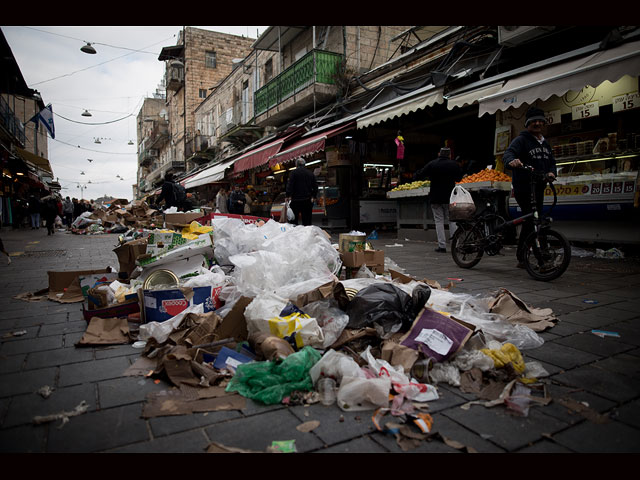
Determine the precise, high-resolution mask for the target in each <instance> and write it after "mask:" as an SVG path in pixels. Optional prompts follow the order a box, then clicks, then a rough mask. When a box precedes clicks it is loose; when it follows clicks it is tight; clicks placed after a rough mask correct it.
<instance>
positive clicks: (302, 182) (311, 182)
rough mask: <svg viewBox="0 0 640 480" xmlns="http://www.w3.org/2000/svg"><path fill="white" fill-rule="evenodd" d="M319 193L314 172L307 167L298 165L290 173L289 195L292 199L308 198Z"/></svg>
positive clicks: (314, 196)
mask: <svg viewBox="0 0 640 480" xmlns="http://www.w3.org/2000/svg"><path fill="white" fill-rule="evenodd" d="M317 195H318V183H317V182H316V177H315V175H314V174H313V172H312V171H311V170H309V169H307V168H306V167H296V169H295V170H294V171H292V172H291V174H290V175H289V181H288V182H287V197H288V198H291V200H307V199H312V198H316V197H317Z"/></svg>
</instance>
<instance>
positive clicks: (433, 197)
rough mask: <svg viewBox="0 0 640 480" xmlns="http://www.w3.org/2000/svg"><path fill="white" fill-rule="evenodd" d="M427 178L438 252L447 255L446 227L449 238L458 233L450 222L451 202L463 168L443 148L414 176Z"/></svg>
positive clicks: (419, 178)
mask: <svg viewBox="0 0 640 480" xmlns="http://www.w3.org/2000/svg"><path fill="white" fill-rule="evenodd" d="M425 178H429V179H430V180H431V187H430V190H429V201H430V203H431V212H432V213H433V219H434V221H435V224H436V236H437V237H438V247H437V248H436V252H439V253H446V251H447V237H446V235H445V229H444V225H445V223H446V224H449V238H451V237H452V236H453V234H454V233H455V231H456V224H455V222H451V221H449V202H450V201H451V192H452V191H453V188H454V187H455V186H456V182H459V181H460V180H462V168H461V167H460V164H459V163H458V162H456V161H455V160H452V159H451V150H450V149H448V148H441V149H440V153H439V155H438V158H436V159H435V160H432V161H430V162H429V163H427V164H426V165H425V166H424V167H422V168H421V169H420V170H418V171H417V172H416V173H415V175H414V179H415V180H424V179H425Z"/></svg>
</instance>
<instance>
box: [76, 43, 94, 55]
mask: <svg viewBox="0 0 640 480" xmlns="http://www.w3.org/2000/svg"><path fill="white" fill-rule="evenodd" d="M80 50H82V51H83V52H84V53H89V54H91V55H94V54H96V53H98V52H96V49H95V48H93V47H92V46H91V44H90V43H89V42H87V44H86V45H84V46H83V47H81V48H80Z"/></svg>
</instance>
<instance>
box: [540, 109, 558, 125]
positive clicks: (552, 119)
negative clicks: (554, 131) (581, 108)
mask: <svg viewBox="0 0 640 480" xmlns="http://www.w3.org/2000/svg"><path fill="white" fill-rule="evenodd" d="M561 113H562V112H561V111H560V110H551V111H550V112H545V114H544V116H545V117H546V118H547V124H549V125H556V124H558V123H561V120H560V116H561Z"/></svg>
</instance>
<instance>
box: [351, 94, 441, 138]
mask: <svg viewBox="0 0 640 480" xmlns="http://www.w3.org/2000/svg"><path fill="white" fill-rule="evenodd" d="M442 94H443V89H442V88H438V89H436V88H435V87H433V86H432V85H431V86H429V87H427V88H426V89H424V90H420V91H419V93H415V92H413V93H410V94H406V95H403V96H402V97H399V98H394V99H393V100H391V101H389V102H387V103H386V104H383V105H380V106H379V107H378V108H377V109H376V111H374V112H371V113H370V114H366V115H363V116H362V117H360V118H358V128H364V127H368V126H370V125H375V124H376V123H380V122H384V121H385V120H389V119H391V118H394V117H400V116H402V115H406V114H407V113H411V112H416V111H418V110H421V109H423V108H427V107H431V106H433V105H435V104H436V103H443V102H444V98H443V95H442ZM408 96H409V97H410V98H407V97H408Z"/></svg>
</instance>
